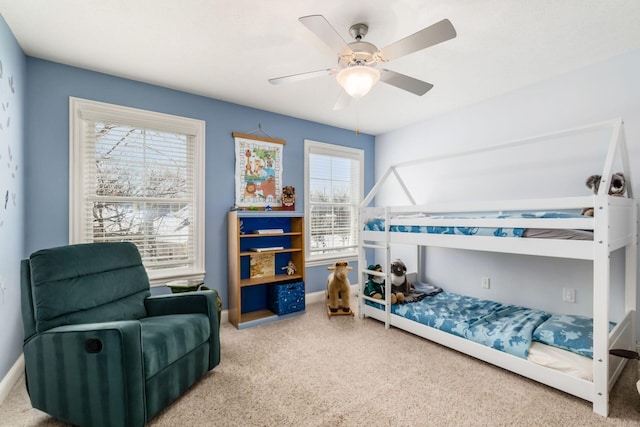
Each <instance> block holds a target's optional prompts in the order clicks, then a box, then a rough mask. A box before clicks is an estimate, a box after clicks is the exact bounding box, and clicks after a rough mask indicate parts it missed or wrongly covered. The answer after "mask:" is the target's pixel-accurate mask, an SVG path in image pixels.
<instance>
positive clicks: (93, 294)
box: [21, 242, 150, 340]
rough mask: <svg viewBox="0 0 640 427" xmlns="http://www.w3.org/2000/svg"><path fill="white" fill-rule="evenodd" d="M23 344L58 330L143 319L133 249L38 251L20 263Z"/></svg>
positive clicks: (142, 287)
mask: <svg viewBox="0 0 640 427" xmlns="http://www.w3.org/2000/svg"><path fill="white" fill-rule="evenodd" d="M21 281H22V285H21V286H22V316H23V321H24V329H25V340H27V339H28V338H29V337H30V336H32V335H33V334H35V333H37V332H42V331H45V330H47V329H51V328H54V327H56V326H61V325H71V324H80V323H95V322H109V321H116V320H132V319H140V318H142V317H145V316H146V314H147V312H146V309H145V307H144V299H145V298H147V297H148V296H149V295H150V290H149V278H148V276H147V272H146V270H145V268H144V266H143V265H142V260H141V258H140V253H139V252H138V249H137V248H136V246H135V245H134V244H133V243H128V242H113V243H86V244H78V245H69V246H61V247H57V248H51V249H43V250H40V251H38V252H34V253H33V254H31V256H30V257H29V259H28V260H23V262H22V275H21Z"/></svg>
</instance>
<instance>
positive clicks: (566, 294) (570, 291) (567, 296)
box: [562, 288, 576, 303]
mask: <svg viewBox="0 0 640 427" xmlns="http://www.w3.org/2000/svg"><path fill="white" fill-rule="evenodd" d="M562 301H564V302H572V303H575V302H576V290H575V289H574V288H562Z"/></svg>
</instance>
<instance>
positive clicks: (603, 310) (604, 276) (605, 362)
mask: <svg viewBox="0 0 640 427" xmlns="http://www.w3.org/2000/svg"><path fill="white" fill-rule="evenodd" d="M594 199H595V200H596V203H597V204H596V206H595V209H594V210H595V213H594V219H595V234H594V236H593V239H594V260H593V295H594V299H593V394H594V395H593V411H594V412H595V413H597V414H600V415H602V416H604V417H606V416H607V415H608V413H609V288H610V283H609V280H610V267H611V262H610V256H609V233H608V230H607V224H608V221H609V206H608V204H607V202H606V199H607V197H606V196H605V197H597V196H596V197H594Z"/></svg>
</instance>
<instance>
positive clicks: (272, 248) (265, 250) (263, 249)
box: [249, 246, 284, 252]
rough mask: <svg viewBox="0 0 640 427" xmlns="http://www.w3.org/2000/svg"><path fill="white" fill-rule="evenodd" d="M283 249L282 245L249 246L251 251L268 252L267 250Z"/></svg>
mask: <svg viewBox="0 0 640 427" xmlns="http://www.w3.org/2000/svg"><path fill="white" fill-rule="evenodd" d="M282 249H284V246H269V247H267V248H249V250H250V251H251V252H269V251H279V250H282Z"/></svg>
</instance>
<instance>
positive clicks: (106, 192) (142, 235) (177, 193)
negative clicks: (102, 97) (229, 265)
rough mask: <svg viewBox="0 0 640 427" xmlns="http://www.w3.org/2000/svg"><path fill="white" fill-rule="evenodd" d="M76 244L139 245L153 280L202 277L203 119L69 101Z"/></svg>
mask: <svg viewBox="0 0 640 427" xmlns="http://www.w3.org/2000/svg"><path fill="white" fill-rule="evenodd" d="M70 129H71V132H70V150H69V152H70V197H69V199H70V209H69V210H70V222H69V224H70V226H69V234H70V236H69V240H70V242H71V243H86V242H109V241H129V242H133V243H135V244H136V246H137V247H138V249H139V251H140V255H141V256H142V262H143V264H144V266H145V268H146V269H147V272H148V274H149V278H150V280H151V283H152V284H161V283H166V282H167V281H171V280H176V279H193V280H202V279H203V278H204V237H203V236H204V220H203V218H204V130H205V123H204V122H203V121H201V120H194V119H189V118H184V117H177V116H170V115H167V114H160V113H154V112H149V111H144V110H138V109H133V108H127V107H121V106H117V105H111V104H104V103H99V102H94V101H88V100H84V99H78V98H70Z"/></svg>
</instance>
